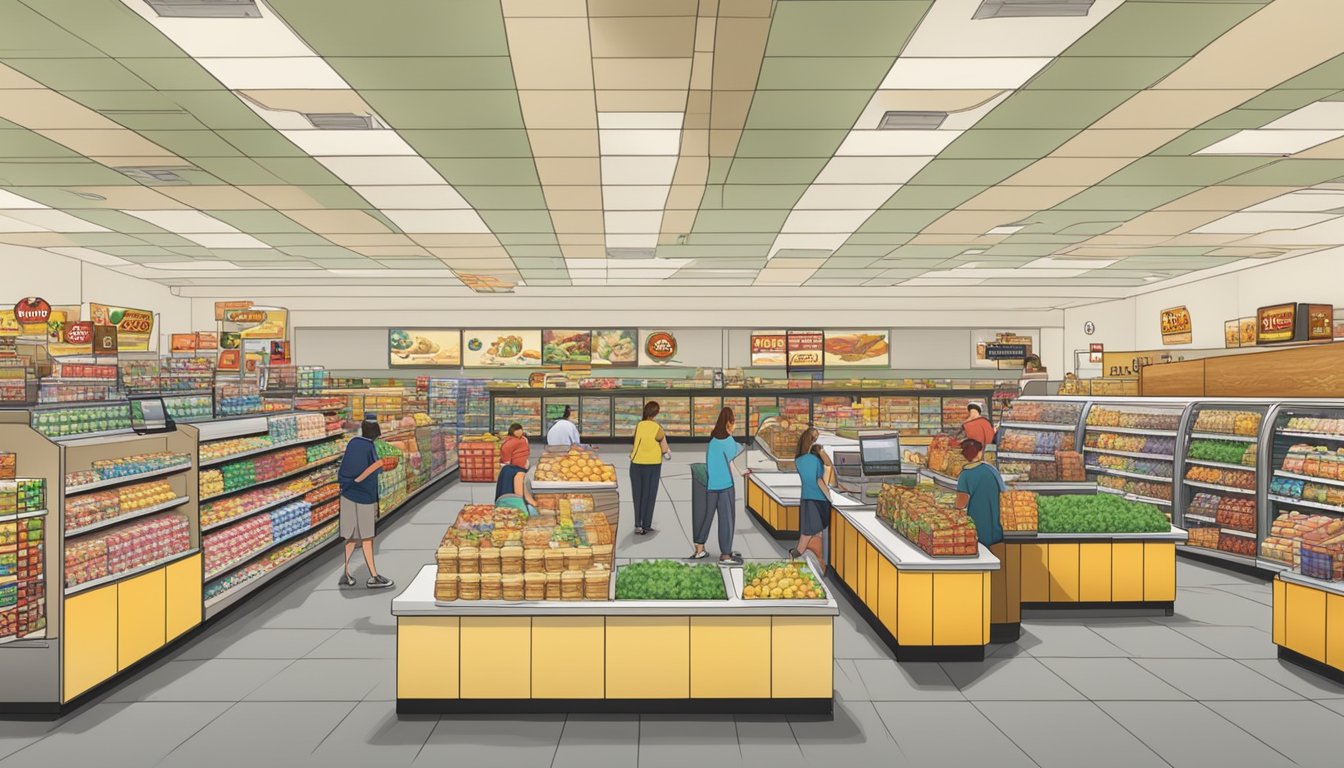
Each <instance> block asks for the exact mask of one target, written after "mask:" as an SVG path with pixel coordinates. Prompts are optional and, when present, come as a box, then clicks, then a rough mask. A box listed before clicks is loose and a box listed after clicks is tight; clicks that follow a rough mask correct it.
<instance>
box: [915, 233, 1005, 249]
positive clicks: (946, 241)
mask: <svg viewBox="0 0 1344 768" xmlns="http://www.w3.org/2000/svg"><path fill="white" fill-rule="evenodd" d="M1005 237H1007V235H980V236H978V237H977V236H974V235H964V234H962V235H942V234H937V233H931V232H927V231H925V232H921V233H919V234H918V235H915V236H914V237H912V238H910V240H909V242H908V244H909V245H964V246H966V247H967V248H971V247H974V246H981V245H983V246H991V245H997V244H999V243H1001V242H1003V240H1004V238H1005Z"/></svg>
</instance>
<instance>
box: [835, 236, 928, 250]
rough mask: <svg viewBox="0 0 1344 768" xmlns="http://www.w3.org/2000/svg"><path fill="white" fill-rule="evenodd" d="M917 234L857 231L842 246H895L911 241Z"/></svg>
mask: <svg viewBox="0 0 1344 768" xmlns="http://www.w3.org/2000/svg"><path fill="white" fill-rule="evenodd" d="M914 236H915V235H914V233H913V232H906V233H902V232H855V233H854V234H852V235H850V236H849V239H848V240H846V241H845V245H844V246H841V247H842V248H843V247H845V246H850V245H885V246H887V248H889V249H890V248H895V247H897V246H899V245H902V244H904V243H908V242H910V239H911V238H913V237H914Z"/></svg>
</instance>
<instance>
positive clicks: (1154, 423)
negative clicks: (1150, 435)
mask: <svg viewBox="0 0 1344 768" xmlns="http://www.w3.org/2000/svg"><path fill="white" fill-rule="evenodd" d="M1180 424H1181V414H1180V413H1160V412H1156V411H1143V410H1138V411H1125V410H1120V409H1117V408H1108V407H1105V406H1099V405H1098V406H1093V407H1092V409H1091V410H1089V411H1088V412H1087V426H1089V427H1120V428H1122V429H1158V430H1170V431H1172V432H1175V431H1176V429H1177V428H1178V427H1180Z"/></svg>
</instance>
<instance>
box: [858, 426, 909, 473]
mask: <svg viewBox="0 0 1344 768" xmlns="http://www.w3.org/2000/svg"><path fill="white" fill-rule="evenodd" d="M859 456H860V461H861V462H862V464H863V474H864V475H866V476H868V477H877V476H881V475H899V474H900V473H901V436H900V435H893V434H887V435H861V436H860V437H859Z"/></svg>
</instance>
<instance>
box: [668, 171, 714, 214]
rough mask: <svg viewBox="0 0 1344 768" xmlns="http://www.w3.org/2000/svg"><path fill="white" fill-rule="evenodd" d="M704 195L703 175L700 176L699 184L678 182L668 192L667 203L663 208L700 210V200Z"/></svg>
mask: <svg viewBox="0 0 1344 768" xmlns="http://www.w3.org/2000/svg"><path fill="white" fill-rule="evenodd" d="M704 197H705V185H704V177H701V183H700V184H678V185H675V186H673V187H672V190H671V191H670V192H668V195H667V203H666V205H665V206H664V208H665V209H666V210H667V211H691V212H695V211H698V210H700V201H701V200H703V199H704Z"/></svg>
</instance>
